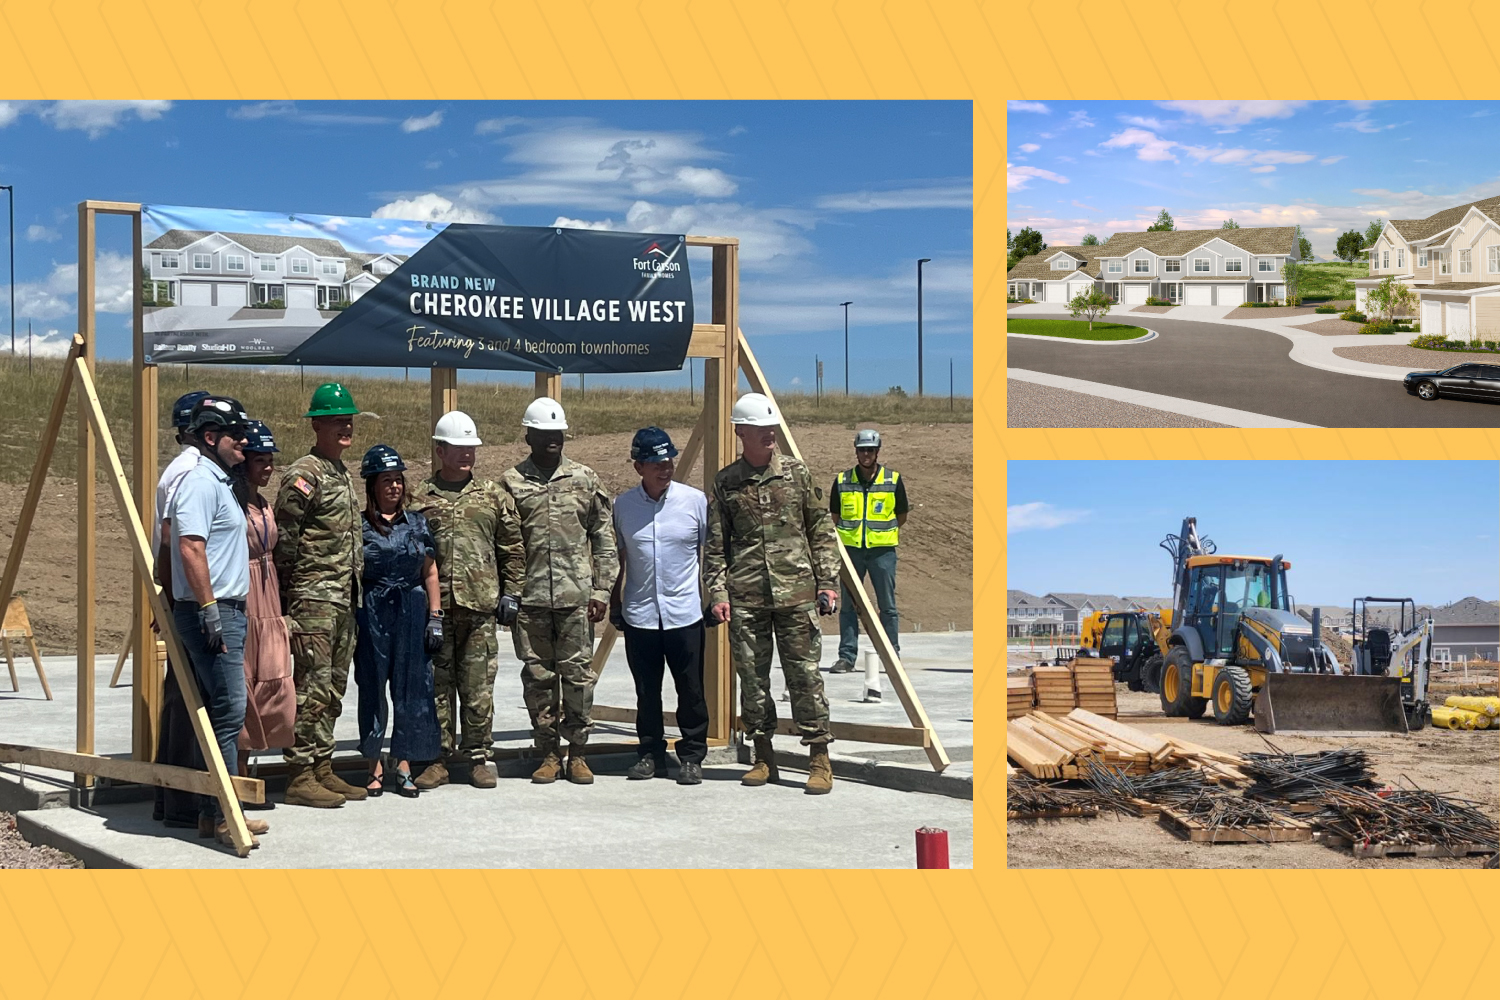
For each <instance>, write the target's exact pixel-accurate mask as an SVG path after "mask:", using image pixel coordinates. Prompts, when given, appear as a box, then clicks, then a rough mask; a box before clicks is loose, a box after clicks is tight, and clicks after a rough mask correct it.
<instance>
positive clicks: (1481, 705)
mask: <svg viewBox="0 0 1500 1000" xmlns="http://www.w3.org/2000/svg"><path fill="white" fill-rule="evenodd" d="M1444 704H1445V705H1447V706H1448V707H1449V708H1462V709H1467V710H1468V711H1470V712H1479V713H1480V714H1482V715H1488V716H1491V717H1493V716H1497V715H1500V698H1491V697H1484V698H1476V697H1464V696H1463V695H1457V694H1450V695H1449V696H1448V697H1447V699H1446V700H1445V701H1444Z"/></svg>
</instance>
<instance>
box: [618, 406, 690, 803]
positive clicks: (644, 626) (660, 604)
mask: <svg viewBox="0 0 1500 1000" xmlns="http://www.w3.org/2000/svg"><path fill="white" fill-rule="evenodd" d="M630 457H631V459H632V460H633V461H634V462H635V471H636V472H637V473H638V474H639V475H640V477H641V484H640V485H639V486H637V487H635V488H634V489H631V490H627V491H626V492H624V493H622V494H620V496H618V497H617V498H615V503H614V519H615V539H616V544H618V545H619V547H620V581H618V582H617V583H616V585H615V595H616V598H615V601H616V602H617V603H614V602H612V607H611V609H610V619H611V621H612V622H613V623H614V625H615V627H616V628H618V629H620V631H621V633H623V634H624V636H625V659H626V662H628V663H629V664H630V673H631V674H632V675H633V676H634V677H635V696H636V713H635V732H636V738H637V740H639V742H640V750H639V753H640V755H641V756H640V760H638V761H636V763H635V764H634V765H633V766H632V767H631V768H630V770H629V772H627V773H628V776H629V777H630V778H632V779H645V778H654V777H656V776H658V775H660V776H661V777H663V778H665V777H666V776H667V741H666V738H665V736H664V732H663V724H662V705H661V682H662V674H663V669H662V667H663V664H664V663H665V665H666V668H667V669H668V670H671V672H672V683H673V685H674V686H675V687H676V688H677V728H678V729H679V730H680V731H681V733H682V738H681V739H679V740H678V741H677V760H678V763H679V764H681V767H680V768H679V769H678V772H677V783H678V784H679V785H698V784H702V782H703V758H704V757H706V756H707V755H708V704H707V702H705V701H704V699H703V636H704V632H703V597H702V592H701V590H700V587H699V580H700V578H701V575H702V565H703V545H704V543H705V542H706V541H707V540H708V498H707V497H706V496H704V494H703V491H702V490H698V489H694V488H693V487H691V486H689V485H688V484H687V483H677V482H673V481H672V472H673V470H674V468H675V463H674V462H673V459H675V458H676V457H677V448H676V447H675V446H674V445H673V444H672V439H671V438H670V437H668V436H667V432H666V431H664V430H662V429H661V428H660V427H646V428H643V429H641V430H639V431H637V432H636V435H635V440H633V441H632V442H631V444H630Z"/></svg>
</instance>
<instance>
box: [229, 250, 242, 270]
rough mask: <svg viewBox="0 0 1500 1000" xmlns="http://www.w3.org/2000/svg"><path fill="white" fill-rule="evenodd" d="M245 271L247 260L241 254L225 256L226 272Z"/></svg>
mask: <svg viewBox="0 0 1500 1000" xmlns="http://www.w3.org/2000/svg"><path fill="white" fill-rule="evenodd" d="M244 269H245V258H244V256H243V255H241V254H237V253H231V254H225V255H224V270H226V271H243V270H244Z"/></svg>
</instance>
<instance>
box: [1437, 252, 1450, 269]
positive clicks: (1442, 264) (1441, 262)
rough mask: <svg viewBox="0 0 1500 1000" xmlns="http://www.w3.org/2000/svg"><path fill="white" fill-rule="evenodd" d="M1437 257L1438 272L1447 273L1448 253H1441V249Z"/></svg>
mask: <svg viewBox="0 0 1500 1000" xmlns="http://www.w3.org/2000/svg"><path fill="white" fill-rule="evenodd" d="M1437 259H1438V274H1447V273H1448V267H1449V260H1448V255H1447V254H1445V253H1443V252H1442V251H1439V252H1438V255H1437Z"/></svg>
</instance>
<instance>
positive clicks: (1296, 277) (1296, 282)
mask: <svg viewBox="0 0 1500 1000" xmlns="http://www.w3.org/2000/svg"><path fill="white" fill-rule="evenodd" d="M1281 279H1282V280H1283V281H1284V282H1286V298H1285V299H1284V301H1285V302H1286V304H1287V305H1289V306H1295V305H1297V304H1299V303H1300V302H1301V301H1302V264H1300V263H1299V262H1297V261H1295V260H1289V261H1287V262H1286V263H1285V264H1283V265H1282V268H1281Z"/></svg>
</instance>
